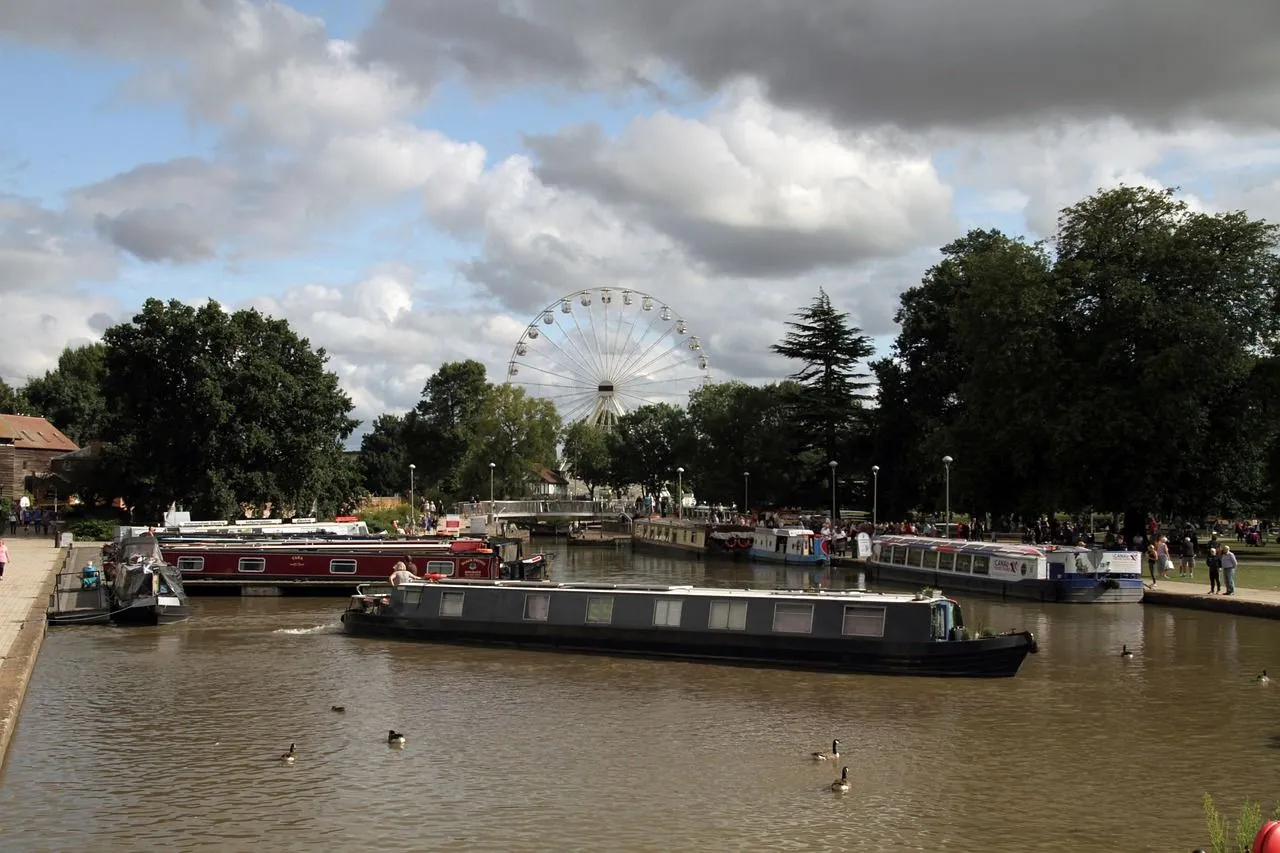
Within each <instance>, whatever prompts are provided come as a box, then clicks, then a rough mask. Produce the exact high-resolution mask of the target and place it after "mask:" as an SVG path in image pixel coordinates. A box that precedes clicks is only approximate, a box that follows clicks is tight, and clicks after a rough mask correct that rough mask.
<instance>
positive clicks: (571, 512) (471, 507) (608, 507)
mask: <svg viewBox="0 0 1280 853" xmlns="http://www.w3.org/2000/svg"><path fill="white" fill-rule="evenodd" d="M622 506H623V505H622V502H621V501H575V500H567V499H563V498H561V499H548V500H525V501H493V502H490V501H466V502H463V503H457V504H454V505H453V511H454V512H455V513H457V514H459V515H490V514H492V515H493V516H494V517H495V518H539V517H540V518H557V517H561V518H568V517H573V518H593V517H595V516H601V515H619V514H620V513H621V512H622Z"/></svg>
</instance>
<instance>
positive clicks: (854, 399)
mask: <svg viewBox="0 0 1280 853" xmlns="http://www.w3.org/2000/svg"><path fill="white" fill-rule="evenodd" d="M793 316H794V317H795V318H796V321H795V322H789V323H787V326H788V327H790V329H791V331H789V332H787V334H786V335H785V336H784V337H783V339H782V341H781V342H780V343H777V344H774V345H773V347H772V350H773V351H774V352H776V353H777V354H778V355H781V356H785V357H786V358H790V359H794V360H796V361H799V362H801V363H803V364H804V367H802V368H801V369H800V370H798V371H797V372H795V373H793V374H791V376H790V377H789V378H791V379H794V380H795V381H796V382H798V383H800V385H802V386H803V387H804V393H801V394H799V395H798V396H797V399H796V401H795V409H796V411H795V416H796V425H797V426H798V427H799V428H800V430H802V431H803V433H804V435H805V437H806V438H807V439H808V441H807V442H806V443H807V444H808V445H809V446H810V447H811V448H813V449H815V450H821V451H823V452H825V453H826V459H827V460H828V461H830V460H835V461H844V460H842V457H844V456H845V455H846V454H845V453H842V452H841V451H842V450H843V449H844V448H845V447H847V446H848V444H849V440H850V439H851V438H853V437H854V434H855V433H856V432H858V431H859V430H860V429H861V427H862V425H863V424H862V418H861V414H862V401H863V400H865V399H868V398H869V397H870V396H871V395H870V394H869V393H868V390H867V389H868V388H870V386H871V383H870V381H869V379H870V377H869V375H868V374H867V373H865V372H863V371H862V370H860V369H859V363H860V362H862V361H863V360H864V359H866V358H867V357H868V356H870V355H871V354H872V353H873V352H874V351H875V350H874V348H873V347H872V345H871V338H870V337H869V336H868V335H865V334H863V333H862V330H861V329H859V328H858V327H857V326H854V325H853V324H851V323H850V322H849V315H848V314H847V313H845V312H843V311H837V310H836V309H835V308H833V307H832V305H831V298H830V297H829V296H827V293H826V291H825V290H821V289H819V290H818V296H817V298H816V299H814V300H813V302H812V303H811V304H810V305H809V307H808V308H805V309H804V310H802V311H800V312H798V313H797V314H795V315H793Z"/></svg>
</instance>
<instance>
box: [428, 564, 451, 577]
mask: <svg viewBox="0 0 1280 853" xmlns="http://www.w3.org/2000/svg"><path fill="white" fill-rule="evenodd" d="M453 568H454V566H453V560H428V561H427V574H429V575H444V576H445V577H452V576H453Z"/></svg>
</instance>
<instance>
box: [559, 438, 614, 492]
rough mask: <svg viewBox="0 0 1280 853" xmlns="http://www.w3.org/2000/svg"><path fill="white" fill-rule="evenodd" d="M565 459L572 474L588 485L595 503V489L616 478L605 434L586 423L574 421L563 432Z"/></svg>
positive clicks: (588, 490)
mask: <svg viewBox="0 0 1280 853" xmlns="http://www.w3.org/2000/svg"><path fill="white" fill-rule="evenodd" d="M563 456H564V460H565V464H566V466H567V467H568V469H569V472H570V473H571V474H572V475H573V476H574V477H576V478H578V479H579V480H581V481H582V482H584V483H586V484H587V493H588V496H589V497H590V498H591V499H592V500H595V496H596V487H597V486H602V485H606V484H608V483H609V482H610V481H611V480H612V477H613V457H612V455H611V454H610V452H609V439H608V436H607V435H606V433H605V431H604V430H603V429H601V428H600V427H598V426H596V425H595V424H592V423H588V422H587V421H574V422H573V423H572V424H570V425H569V427H568V428H567V429H566V430H565V431H564V450H563Z"/></svg>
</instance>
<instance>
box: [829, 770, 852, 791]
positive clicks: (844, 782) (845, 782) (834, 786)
mask: <svg viewBox="0 0 1280 853" xmlns="http://www.w3.org/2000/svg"><path fill="white" fill-rule="evenodd" d="M831 790H833V791H839V792H840V793H842V794H843V793H844V792H845V791H847V790H849V768H848V767H843V768H841V769H840V778H839V779H837V780H836V781H834V782H832V783H831Z"/></svg>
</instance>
